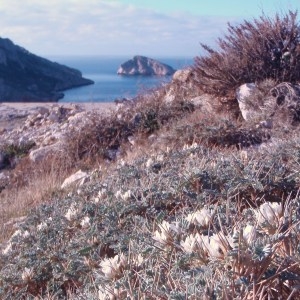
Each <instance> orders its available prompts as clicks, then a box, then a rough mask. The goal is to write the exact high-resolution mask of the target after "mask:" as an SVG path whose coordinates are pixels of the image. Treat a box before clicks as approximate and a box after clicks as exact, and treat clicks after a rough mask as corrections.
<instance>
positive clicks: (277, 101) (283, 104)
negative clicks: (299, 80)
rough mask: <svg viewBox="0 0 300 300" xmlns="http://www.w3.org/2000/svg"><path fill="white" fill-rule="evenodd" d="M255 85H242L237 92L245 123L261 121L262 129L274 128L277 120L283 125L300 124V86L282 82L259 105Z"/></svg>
mask: <svg viewBox="0 0 300 300" xmlns="http://www.w3.org/2000/svg"><path fill="white" fill-rule="evenodd" d="M258 92H259V91H258V87H257V86H256V85H255V84H254V83H246V84H243V85H241V86H240V87H239V88H238V89H237V91H236V98H237V100H238V103H239V108H240V111H241V114H242V116H243V118H244V120H245V121H260V125H262V127H267V128H268V127H272V123H273V121H274V120H275V121H276V122H279V123H281V124H283V123H290V124H296V123H299V122H300V85H299V84H291V83H289V82H282V83H280V84H278V85H276V86H275V87H273V88H271V89H270V90H269V92H268V93H266V94H265V96H264V99H263V102H262V103H257V102H258V101H257V99H256V98H257V97H255V93H258Z"/></svg>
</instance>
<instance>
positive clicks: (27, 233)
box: [23, 230, 30, 238]
mask: <svg viewBox="0 0 300 300" xmlns="http://www.w3.org/2000/svg"><path fill="white" fill-rule="evenodd" d="M29 236H30V233H29V231H28V230H25V231H24V232H23V238H27V237H29Z"/></svg>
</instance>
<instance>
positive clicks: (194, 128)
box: [0, 13, 300, 300]
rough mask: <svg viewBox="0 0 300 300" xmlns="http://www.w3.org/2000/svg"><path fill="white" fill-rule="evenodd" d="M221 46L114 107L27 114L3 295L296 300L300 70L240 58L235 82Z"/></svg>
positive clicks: (11, 185) (7, 206)
mask: <svg viewBox="0 0 300 300" xmlns="http://www.w3.org/2000/svg"><path fill="white" fill-rule="evenodd" d="M293 17H296V15H294V14H292V13H290V14H289V15H288V16H287V18H286V19H283V21H282V19H280V18H279V21H280V20H281V22H288V21H287V20H290V18H292V20H294V19H293ZM276 20H277V19H276ZM277 21H278V20H277ZM279 21H278V22H279ZM260 22H261V23H262V24H263V25H265V28H266V31H265V32H264V34H265V35H267V34H268V33H269V31H268V30H267V29H270V28H269V27H268V26H269V25H270V24H271V25H272V24H273V23H270V24H269V23H268V22H269V21H268V22H267V23H265V22H266V20H265V19H263V18H262V19H260ZM261 23H259V21H257V22H256V23H255V24H256V26H262V24H261ZM280 24H281V23H280ZM280 24H279V25H280ZM284 24H285V23H284ZM292 24H294V26H296V24H297V22H294V21H293V22H292ZM267 25H268V26H267ZM271 25H270V26H271ZM281 25H282V24H281ZM245 26H246V25H245ZM253 26H254V25H253ZM274 27H275V29H274V30H275V33H276V32H277V30H279V29H280V26H278V24H277V25H276V26H274ZM232 28H233V27H232ZM232 28H231V29H232ZM251 28H252V31H250V33H253V34H254V37H255V38H258V37H257V36H256V35H255V34H257V32H258V31H257V30H256V28H255V26H254V27H251ZM272 28H273V27H272V26H271V29H272ZM278 28H279V29H278ZM285 28H292V29H291V30H292V31H293V30H294V29H295V28H294V27H293V26H291V27H289V26H285ZM237 31H238V30H237ZM238 32H241V31H238ZM272 32H273V31H272ZM293 32H295V31H293ZM273 33H274V32H273ZM275 33H274V34H275ZM286 34H288V35H289V34H291V33H290V32H287V33H286ZM299 34H300V31H298V35H297V36H296V37H295V40H292V39H290V43H292V42H295V43H298V44H299V40H300V37H299ZM246 35H247V36H248V38H249V31H246ZM259 36H260V34H259ZM291 36H293V37H294V33H293V34H291ZM282 38H284V37H282ZM240 40H242V41H243V42H244V40H243V39H242V38H241V37H240V36H239V37H235V39H234V41H235V42H236V43H237V44H238V42H239V41H240ZM254 40H255V42H256V41H257V39H254ZM266 40H267V41H269V39H266ZM231 41H232V39H231ZM221 42H222V41H221ZM264 46H266V47H267V46H268V45H267V43H266V42H265V43H264ZM257 47H260V45H259V44H257ZM237 48H238V47H233V49H234V50H232V51H233V52H231V50H230V49H227V51H228V53H227V57H228V60H230V59H236V57H237V56H236V53H235V52H234V51H235V50H236V49H237ZM284 51H285V50H284V49H282V53H281V55H282V56H284V55H285V52H284ZM255 53H256V52H255ZM221 54H222V53H221ZM221 54H220V53H217V52H210V54H208V56H207V57H205V59H204V58H197V59H196V61H195V64H194V65H193V66H191V67H190V68H188V69H186V70H180V71H177V72H176V73H175V74H174V75H173V80H172V82H171V83H169V84H166V85H164V86H162V87H158V88H157V89H154V90H152V91H148V92H147V93H144V94H141V95H139V96H138V97H137V98H136V99H135V100H134V101H128V102H125V103H123V104H122V105H121V106H120V105H118V106H116V107H115V108H114V109H112V110H111V112H110V113H107V112H106V113H105V114H101V113H97V112H93V111H84V110H81V108H80V107H72V108H68V109H67V108H63V107H60V106H57V107H53V108H51V109H50V110H49V111H47V112H46V111H43V113H42V112H41V111H40V112H39V114H40V116H39V117H37V115H35V116H33V115H28V116H26V117H25V118H24V122H25V123H26V124H27V125H26V124H25V125H24V124H21V125H20V126H21V128H22V130H23V133H22V134H23V135H24V134H25V133H26V132H27V130H28V128H31V129H30V130H31V132H32V134H33V135H31V139H28V140H26V142H24V140H22V141H23V143H20V137H19V136H18V134H19V131H20V130H17V129H16V131H11V132H6V134H7V138H5V139H4V140H1V153H2V155H3V156H5V155H6V157H8V158H9V160H8V161H9V162H10V163H9V164H7V165H6V166H5V168H4V169H3V170H5V172H7V173H6V174H8V176H9V178H10V180H9V181H8V182H7V183H6V184H4V185H3V186H2V191H1V201H2V207H1V210H0V217H1V219H2V224H1V229H2V231H1V232H2V236H1V240H2V248H1V250H2V251H1V254H0V298H1V299H35V297H36V299H74V300H75V299H101V300H102V299H299V297H300V293H299V289H298V286H299V276H300V266H299V259H300V257H299V245H300V244H299V241H300V235H299V232H300V231H299V188H300V172H299V170H300V168H299V164H300V146H299V145H300V134H299V122H300V118H299V116H300V92H299V81H300V78H299V77H297V76H298V75H297V74H298V73H297V72H298V69H293V66H294V65H293V64H294V62H292V61H290V62H289V64H286V62H285V61H284V60H282V61H281V60H280V66H278V70H277V71H278V72H273V73H272V72H271V71H270V74H268V76H267V78H264V79H262V80H257V81H255V80H251V81H244V76H250V75H249V74H248V73H247V72H246V71H245V70H244V72H242V71H243V69H242V68H243V64H244V63H245V60H247V59H250V58H251V57H250V58H249V57H248V56H247V57H243V59H242V60H241V61H240V62H239V61H238V63H239V64H240V67H241V72H240V73H239V74H238V75H239V76H241V78H242V79H241V81H239V82H234V83H232V84H231V85H229V86H228V89H225V87H224V81H223V80H222V81H218V80H217V78H218V76H219V74H218V72H217V71H216V68H215V67H216V65H215V64H214V63H213V62H214V59H216V58H217V59H218V55H221ZM231 55H232V56H231ZM251 55H252V54H251ZM266 57H267V55H266ZM290 57H296V55H295V53H294V52H292V51H291V54H290ZM296 58H297V57H296ZM297 59H299V58H297ZM262 60H263V58H262ZM267 62H268V60H266V63H267ZM298 62H299V61H298V60H297V62H296V63H298ZM263 63H264V61H261V63H260V64H258V65H261V66H262V67H263ZM299 63H300V62H299ZM224 64H225V62H224ZM296 65H297V64H296ZM220 67H222V68H224V69H223V71H224V77H225V78H226V76H228V77H232V76H231V74H230V70H228V69H227V67H228V66H227V65H226V64H225V65H220ZM272 70H273V71H274V68H273V69H272ZM287 70H288V71H289V72H290V75H289V76H290V79H291V80H290V81H289V82H287V81H280V80H278V78H279V77H280V76H286V72H287ZM214 72H216V73H214ZM226 72H227V73H226ZM257 72H259V75H260V72H261V71H260V70H257ZM281 72H282V73H284V74H281ZM205 74H206V75H205ZM254 75H255V74H254V73H253V76H254ZM292 75H293V76H294V77H293V76H292ZM205 76H208V77H209V78H210V81H209V80H208V78H207V77H205ZM257 76H258V75H257ZM236 78H237V76H236ZM250 79H251V78H250ZM296 79H297V80H296ZM212 82H214V84H212ZM204 83H206V85H204ZM218 84H219V87H220V89H218ZM217 90H219V91H220V94H217V93H216V92H214V91H217ZM208 91H209V92H210V93H208ZM54 115H55V116H56V117H54ZM24 126H25V127H24ZM26 126H27V127H26ZM48 127H51V128H54V130H53V131H54V133H56V135H54V133H53V134H52V135H48V134H47V133H46V135H45V136H43V135H42V134H45V133H44V129H45V128H48ZM13 132H15V133H13ZM13 137H15V139H13ZM41 137H43V138H41ZM45 138H47V145H46V146H47V147H48V146H49V147H51V145H56V146H55V147H52V148H51V149H52V152H49V153H48V154H47V156H44V158H45V159H41V160H34V159H32V157H33V155H32V153H36V151H37V150H40V149H44V148H43V147H46V146H45V145H43V141H44V139H45ZM10 140H13V141H14V143H12V144H10V143H9V141H10ZM32 142H34V143H32ZM72 174H76V176H77V179H76V180H74V181H73V183H71V179H70V178H69V175H72ZM67 178H69V179H68V180H67V181H65V179H67ZM73 178H74V177H73ZM7 216H10V217H9V218H8V217H7ZM20 217H21V218H20Z"/></svg>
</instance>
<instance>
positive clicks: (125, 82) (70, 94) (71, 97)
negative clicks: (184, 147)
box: [48, 56, 193, 102]
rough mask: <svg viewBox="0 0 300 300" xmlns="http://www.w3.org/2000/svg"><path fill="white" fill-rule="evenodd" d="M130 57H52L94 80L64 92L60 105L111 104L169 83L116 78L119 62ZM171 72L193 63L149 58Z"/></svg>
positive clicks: (160, 79) (150, 78) (147, 78)
mask: <svg viewBox="0 0 300 300" xmlns="http://www.w3.org/2000/svg"><path fill="white" fill-rule="evenodd" d="M131 58H132V57H128V56H127V57H125V56H51V57H48V59H50V60H51V61H55V62H57V63H60V64H64V65H66V66H68V67H72V68H75V69H78V70H79V71H81V73H82V75H83V77H85V78H88V79H91V80H93V81H94V82H95V83H94V84H92V85H87V86H82V87H77V88H72V89H69V90H66V91H63V93H64V97H63V98H62V99H60V100H59V102H113V101H115V100H117V99H123V98H126V99H132V98H134V97H136V96H137V95H138V94H139V93H144V92H147V91H149V90H151V89H153V88H155V87H157V86H159V85H162V84H164V83H167V82H169V81H171V79H172V76H162V77H161V76H124V75H117V70H118V68H119V67H120V65H121V64H122V63H124V62H125V61H127V60H129V59H131ZM151 58H154V59H157V60H159V61H160V62H162V63H165V64H168V65H170V66H171V67H173V68H174V69H182V68H184V67H187V66H189V65H192V64H193V58H189V57H172V58H171V57H169V58H168V57H151Z"/></svg>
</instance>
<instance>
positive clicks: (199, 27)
mask: <svg viewBox="0 0 300 300" xmlns="http://www.w3.org/2000/svg"><path fill="white" fill-rule="evenodd" d="M298 8H300V0H251V1H249V0H248V1H247V0H246V1H243V0H21V1H20V0H0V37H2V38H9V39H11V40H12V41H13V42H14V43H15V44H18V45H20V46H22V47H24V48H25V49H27V50H28V51H30V52H32V53H35V54H37V55H41V56H46V57H47V56H48V57H49V56H54V55H122V56H127V55H130V56H133V55H137V54H139V55H146V56H150V57H195V56H197V55H200V54H201V47H200V43H204V44H208V45H210V46H212V47H213V46H214V45H215V42H216V40H217V38H218V37H222V35H224V34H225V33H226V28H227V23H228V22H230V23H231V24H238V23H240V22H242V21H243V20H245V19H246V20H253V18H258V17H259V16H261V15H262V13H264V14H266V15H268V16H271V17H272V16H274V15H275V13H279V14H282V13H286V12H288V10H293V11H294V10H296V9H298Z"/></svg>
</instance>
